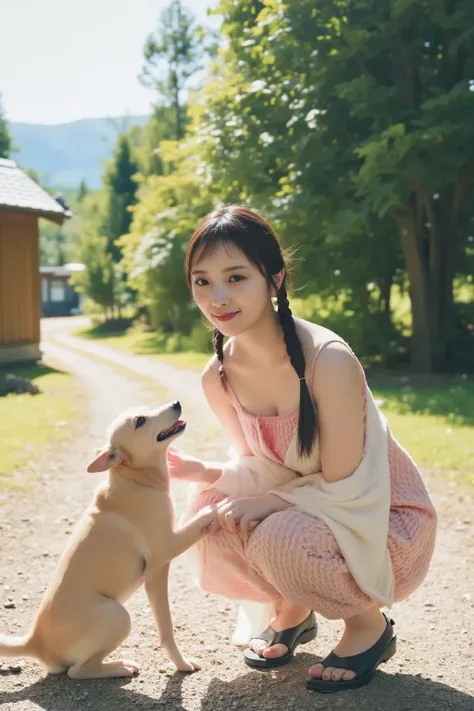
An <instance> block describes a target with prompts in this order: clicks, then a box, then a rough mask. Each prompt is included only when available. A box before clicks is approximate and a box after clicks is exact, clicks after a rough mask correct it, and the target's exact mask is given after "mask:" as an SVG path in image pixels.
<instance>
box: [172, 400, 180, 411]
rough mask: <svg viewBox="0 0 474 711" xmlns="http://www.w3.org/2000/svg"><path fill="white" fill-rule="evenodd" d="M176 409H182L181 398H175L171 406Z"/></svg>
mask: <svg viewBox="0 0 474 711" xmlns="http://www.w3.org/2000/svg"><path fill="white" fill-rule="evenodd" d="M171 407H172V408H173V409H174V410H181V403H180V401H179V400H175V401H174V403H173V404H172V406H171Z"/></svg>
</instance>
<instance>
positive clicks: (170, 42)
mask: <svg viewBox="0 0 474 711" xmlns="http://www.w3.org/2000/svg"><path fill="white" fill-rule="evenodd" d="M205 51H206V33H205V32H204V30H203V28H202V27H200V26H198V25H197V24H196V19H195V16H194V14H193V13H192V12H191V11H190V10H189V9H188V8H186V7H185V6H184V5H183V3H182V2H181V0H172V1H171V2H170V3H169V5H168V6H167V7H166V8H164V10H162V12H161V14H160V19H159V23H158V27H157V29H156V31H155V32H154V33H153V34H151V35H150V36H149V37H148V39H147V41H146V43H145V47H144V56H145V64H144V67H143V70H142V72H141V74H140V81H141V82H142V83H143V84H144V86H147V87H151V88H153V89H154V90H155V91H156V92H157V94H158V97H159V99H160V100H161V101H163V102H164V105H165V106H169V107H172V109H173V113H174V121H175V134H174V136H172V138H175V139H176V140H180V139H181V138H183V136H184V133H185V127H186V108H185V98H184V93H185V90H186V89H187V86H188V81H189V79H190V78H191V77H192V76H193V75H194V74H196V72H198V71H199V70H200V69H202V59H203V56H204V54H205Z"/></svg>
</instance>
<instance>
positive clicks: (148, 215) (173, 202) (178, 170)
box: [120, 140, 215, 334]
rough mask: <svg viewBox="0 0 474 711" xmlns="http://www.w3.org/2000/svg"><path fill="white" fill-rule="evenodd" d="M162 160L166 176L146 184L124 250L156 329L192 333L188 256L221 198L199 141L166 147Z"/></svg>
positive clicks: (126, 265)
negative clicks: (201, 223)
mask: <svg viewBox="0 0 474 711" xmlns="http://www.w3.org/2000/svg"><path fill="white" fill-rule="evenodd" d="M161 156H162V160H163V163H164V167H165V170H164V173H165V174H164V175H151V176H149V177H148V178H147V179H146V180H145V182H144V184H143V186H142V189H141V200H140V202H139V203H138V204H137V205H136V206H135V207H134V208H133V222H132V224H131V228H130V233H129V234H128V235H125V236H124V237H122V238H121V240H120V246H121V247H122V250H123V254H124V260H123V264H124V268H125V270H126V272H127V274H128V283H129V284H130V285H131V286H132V287H133V288H134V289H136V290H137V295H138V303H139V305H140V306H142V307H145V308H146V310H147V312H148V315H149V322H150V324H151V325H152V327H153V328H155V329H157V330H163V331H168V332H170V331H177V332H179V333H181V334H186V333H189V331H190V329H191V328H192V326H193V324H194V322H195V321H196V317H197V310H196V309H195V307H194V306H193V304H192V303H191V301H190V298H189V291H188V288H187V285H186V281H185V277H184V272H183V260H184V254H185V251H186V245H187V243H188V240H189V236H190V235H191V234H192V232H193V230H194V229H195V227H196V225H197V224H198V222H199V221H200V220H201V219H202V218H203V217H204V215H205V214H206V213H207V212H209V211H210V210H211V209H212V207H213V206H214V204H215V198H214V199H213V196H212V194H211V186H210V185H208V184H207V182H206V177H205V173H204V171H203V170H202V165H200V160H199V153H198V146H197V145H196V143H195V142H194V141H191V140H189V141H185V142H184V143H183V142H181V143H178V142H176V141H166V142H163V143H162V144H161ZM170 165H173V170H169V169H168V168H169V166H170Z"/></svg>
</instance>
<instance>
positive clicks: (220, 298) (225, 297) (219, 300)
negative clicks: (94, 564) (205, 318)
mask: <svg viewBox="0 0 474 711" xmlns="http://www.w3.org/2000/svg"><path fill="white" fill-rule="evenodd" d="M212 303H213V305H214V306H224V305H225V304H228V303H229V293H228V291H227V289H226V288H225V287H222V286H216V288H215V289H214V293H213V295H212Z"/></svg>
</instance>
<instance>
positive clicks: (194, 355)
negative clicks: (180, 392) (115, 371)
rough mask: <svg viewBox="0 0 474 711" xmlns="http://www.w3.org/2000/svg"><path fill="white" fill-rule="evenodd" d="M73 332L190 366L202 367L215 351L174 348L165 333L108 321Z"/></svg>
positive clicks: (114, 345) (124, 348)
mask: <svg viewBox="0 0 474 711" xmlns="http://www.w3.org/2000/svg"><path fill="white" fill-rule="evenodd" d="M72 335H73V336H77V337H79V338H87V339H89V340H94V341H100V342H101V343H104V344H105V345H109V346H113V347H114V348H118V349H119V350H121V351H124V352H126V353H133V354H134V355H146V356H150V357H152V358H156V359H157V360H160V361H162V362H164V363H169V364H170V365H175V366H178V367H180V368H187V369H188V370H196V371H202V369H203V368H204V366H205V365H206V363H207V361H208V360H209V358H210V357H211V353H202V352H198V351H176V352H170V350H169V349H170V341H169V338H167V337H166V336H163V334H159V333H154V332H150V331H144V330H142V329H134V328H131V329H128V330H127V331H125V332H124V331H118V332H117V331H114V330H109V327H108V326H107V325H100V326H95V327H94V328H79V329H77V330H75V331H73V333H72ZM171 347H172V346H171Z"/></svg>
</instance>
